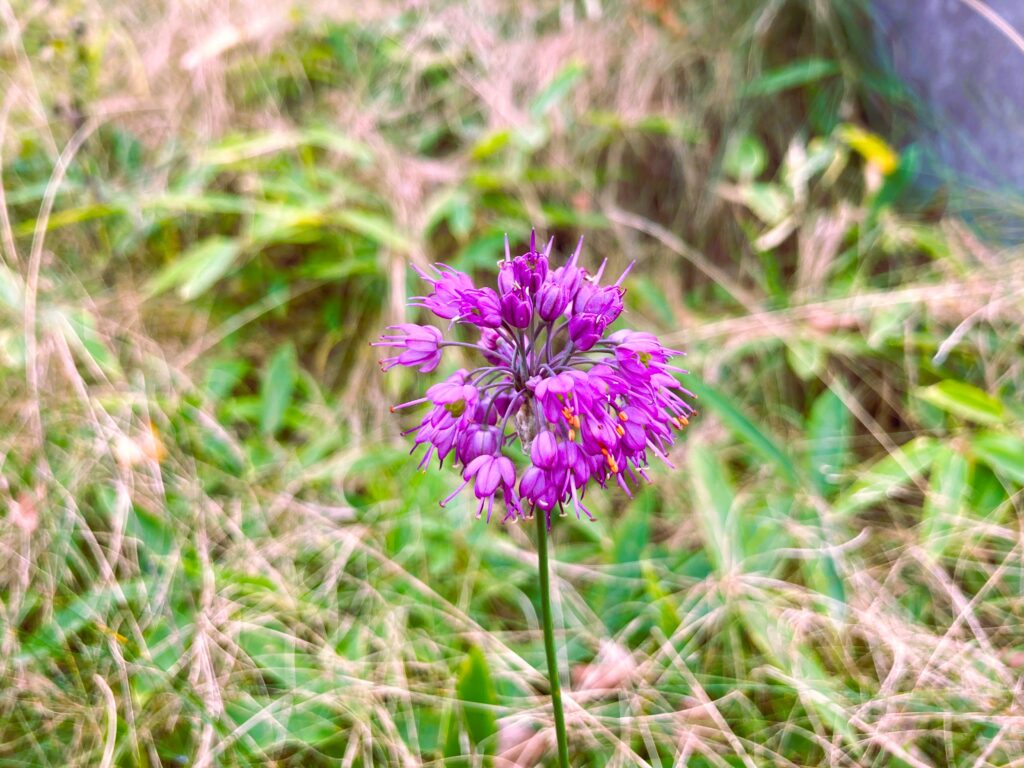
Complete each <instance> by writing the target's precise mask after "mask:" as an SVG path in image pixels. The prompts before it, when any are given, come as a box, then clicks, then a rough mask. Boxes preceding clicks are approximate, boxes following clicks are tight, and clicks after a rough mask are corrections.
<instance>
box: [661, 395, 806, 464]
mask: <svg viewBox="0 0 1024 768" xmlns="http://www.w3.org/2000/svg"><path fill="white" fill-rule="evenodd" d="M681 381H682V382H683V386H685V387H686V388H687V389H689V390H691V391H692V392H693V393H694V394H695V395H697V397H698V398H699V402H698V405H701V404H703V405H707V406H708V407H710V408H711V410H713V411H714V412H715V414H716V415H717V416H718V418H719V420H721V422H722V423H723V424H724V425H725V426H726V427H727V428H728V429H729V431H731V432H732V433H733V434H734V435H735V436H736V437H737V438H739V439H740V440H742V441H743V442H745V443H746V444H747V445H749V446H750V447H751V449H753V450H754V452H756V453H757V454H758V455H759V456H761V458H763V459H765V460H766V461H768V462H770V463H772V464H774V465H775V466H777V467H778V468H779V469H780V470H781V471H782V473H783V475H785V477H786V479H787V480H789V481H791V482H795V481H796V479H797V471H796V466H795V465H794V464H793V461H792V460H791V459H790V458H789V456H787V455H786V454H785V452H784V451H783V450H782V449H781V448H780V447H779V446H778V445H777V444H776V443H775V442H774V441H773V440H771V438H769V437H768V436H767V435H766V434H765V433H764V432H762V431H761V430H760V429H758V428H757V427H756V426H755V425H754V423H753V422H752V421H751V420H750V419H749V418H747V416H746V415H745V414H744V413H743V412H742V411H740V410H739V409H738V408H737V407H736V406H735V405H733V404H732V402H731V401H730V400H729V399H728V398H727V397H726V396H725V395H723V394H722V393H721V392H719V391H718V390H716V389H714V388H713V387H711V386H709V385H708V384H705V383H703V382H701V381H697V380H692V381H691V380H690V377H686V378H684V379H681Z"/></svg>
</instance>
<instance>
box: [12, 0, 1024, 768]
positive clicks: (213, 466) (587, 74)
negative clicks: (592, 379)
mask: <svg viewBox="0 0 1024 768" xmlns="http://www.w3.org/2000/svg"><path fill="white" fill-rule="evenodd" d="M887 5H891V6H892V7H891V8H889V10H888V13H889V15H888V16H884V14H885V13H886V10H885V8H884V7H883V6H887ZM909 5H911V4H909V3H908V4H906V6H909ZM937 5H938V4H936V3H931V4H929V3H926V2H922V3H920V7H921V8H922V11H921V15H920V17H919V19H918V21H920V20H923V19H929V18H931V16H929V15H928V14H929V13H931V11H927V12H926V10H925V9H927V8H933V7H937ZM906 6H898V5H896V4H889V3H884V2H880V3H877V4H874V5H872V7H870V8H869V7H867V6H866V5H864V4H861V3H853V2H843V3H828V2H820V1H818V0H737V1H736V2H729V3H717V2H711V1H710V0H685V1H684V2H662V1H661V0H643V2H606V1H605V0H576V1H575V2H572V1H569V0H567V1H566V2H561V3H525V4H523V3H511V2H503V1H502V0H474V1H473V2H469V3H455V2H452V3H445V2H433V1H432V0H428V1H427V2H418V3H408V4H389V3H375V2H372V1H371V2H366V3H360V4H351V5H345V4H342V5H341V6H340V8H339V6H338V4H333V3H318V2H315V0H310V1H309V2H301V3H300V2H296V3H291V4H285V3H282V4H278V5H274V6H273V8H269V7H268V5H267V4H266V3H256V2H245V1H242V2H228V1H227V0H223V1H222V0H213V1H212V2H208V3H188V4H182V3H173V2H168V3H164V4H161V3H159V2H141V3H131V4H120V5H116V4H106V3H98V2H92V0H75V1H73V2H72V1H69V2H62V3H39V2H29V1H28V0H0V20H2V25H0V83H2V87H0V177H2V186H0V192H2V197H0V253H2V257H3V260H2V263H0V391H2V392H3V395H0V413H2V418H3V424H4V427H5V428H4V429H3V430H2V431H0V502H2V508H0V683H2V684H0V764H2V765H11V766H29V765H31V766H78V765H82V766H86V765H89V766H95V765H99V766H103V768H109V767H110V766H176V765H189V766H214V765H224V766H243V765H275V766H321V765H323V766H328V765H331V766H335V765H342V766H360V767H363V768H365V767H367V766H373V765H378V766H381V765H388V766H390V765H395V766H399V765H400V766H415V765H434V766H441V765H446V766H477V765H495V766H521V767H522V768H526V767H527V766H536V765H542V764H547V763H545V761H546V760H550V754H551V748H552V744H553V741H554V735H553V731H552V718H551V711H550V706H549V704H548V698H547V686H546V683H545V677H544V671H543V670H544V657H543V646H542V642H541V634H540V629H539V626H538V610H539V607H538V593H537V584H536V576H535V574H536V556H535V554H534V553H535V551H536V550H535V548H534V544H533V542H532V540H531V539H532V536H533V531H532V529H528V528H525V527H523V526H517V525H509V526H504V527H502V526H500V525H497V524H491V525H490V526H487V525H484V524H483V523H481V522H477V521H475V520H474V519H473V515H474V512H475V508H474V505H473V504H472V501H471V500H470V499H467V498H460V499H459V500H458V501H457V502H455V503H453V504H451V505H450V506H449V507H448V508H446V509H441V508H439V507H438V505H437V500H438V499H440V498H443V497H444V496H446V495H447V494H448V493H449V492H450V491H451V490H452V489H453V488H454V487H455V485H456V484H457V481H458V477H457V475H456V474H455V473H454V472H453V471H451V470H450V468H449V467H445V468H442V469H440V470H439V469H437V467H436V466H433V467H431V468H430V469H429V471H427V472H425V473H421V472H419V471H417V470H416V460H415V459H412V458H410V457H409V456H408V455H407V451H408V448H409V445H408V442H407V441H406V440H404V439H403V438H402V437H401V435H400V432H401V431H402V430H403V429H407V428H409V427H410V426H414V425H415V423H416V422H415V420H414V417H413V416H407V415H393V414H391V413H389V406H390V405H391V404H392V403H396V402H401V401H404V400H408V399H410V398H412V397H417V396H419V395H420V394H421V392H422V390H423V388H424V381H425V379H424V377H422V376H415V375H410V374H409V373H408V372H402V371H398V370H396V371H392V372H391V373H390V374H389V375H388V376H387V377H384V376H382V375H380V373H379V372H378V370H377V359H376V358H377V355H376V354H375V352H378V351H379V350H374V349H371V348H370V347H369V346H368V342H370V341H372V340H374V339H375V338H377V336H378V335H379V334H380V332H381V331H382V329H383V327H384V326H386V325H388V324H390V323H393V322H396V321H397V322H401V321H403V320H405V321H410V322H415V321H424V320H425V318H422V317H420V316H419V315H418V313H417V312H416V310H410V309H408V308H406V307H405V301H406V297H407V296H409V295H415V294H418V293H420V292H421V285H420V284H419V281H418V279H417V278H416V275H415V272H414V271H413V269H412V267H414V266H420V267H423V266H426V265H428V264H430V263H432V262H438V261H443V262H446V263H449V264H451V265H453V266H455V267H457V268H459V269H462V270H466V271H468V272H472V273H474V274H476V275H478V276H480V277H481V278H485V279H488V280H490V279H491V278H492V277H493V273H494V271H495V264H496V261H497V260H498V259H499V258H500V256H501V254H502V240H503V237H504V235H505V234H506V233H508V234H509V236H510V237H511V239H512V240H513V243H514V244H515V246H514V247H515V248H517V249H518V250H520V251H521V250H524V249H525V244H526V242H527V239H528V237H529V233H530V228H531V226H536V227H537V230H538V234H539V235H540V236H541V238H543V239H546V238H547V237H548V236H550V235H553V236H554V237H555V238H556V249H555V252H556V257H555V260H556V263H557V262H558V259H560V258H563V257H564V256H566V255H567V254H568V253H569V252H570V250H571V248H572V247H573V245H574V244H575V241H576V239H577V238H578V237H579V236H580V235H581V234H582V235H585V236H586V240H585V246H584V259H585V261H586V263H587V264H590V265H596V264H599V263H600V261H601V259H603V258H605V257H607V258H608V259H609V268H608V269H609V274H618V273H619V272H620V271H621V270H622V269H623V268H624V267H625V266H626V265H627V264H628V263H629V262H630V261H631V260H635V261H636V266H635V268H634V269H633V270H632V272H631V273H630V275H629V277H628V279H627V280H626V282H625V287H626V289H627V294H626V317H625V318H624V322H626V323H628V325H629V326H630V327H633V328H637V329H640V330H649V331H653V332H656V333H658V334H659V336H660V337H661V338H662V339H663V340H665V342H666V343H668V344H671V345H672V346H674V347H678V348H682V349H685V350H687V352H688V357H687V359H686V362H685V365H686V367H688V368H689V369H690V370H691V371H692V373H691V374H690V375H689V376H687V377H686V385H687V386H688V387H689V388H690V389H692V390H693V391H694V392H695V393H697V394H698V395H699V401H698V410H699V412H700V413H699V416H698V417H697V418H695V419H694V420H692V421H691V424H690V427H689V428H688V431H687V432H686V433H685V434H684V435H683V437H682V439H681V441H680V443H679V444H678V445H677V449H676V450H675V451H674V452H673V454H672V455H671V456H670V457H669V458H670V460H671V463H672V465H673V468H670V467H668V466H663V465H660V464H659V466H657V467H655V468H654V470H653V471H652V475H653V478H654V483H653V484H652V485H650V486H649V487H645V488H644V489H643V490H642V491H641V492H640V493H638V494H637V495H636V496H635V497H634V498H632V499H631V498H628V497H626V496H625V495H624V494H622V493H621V492H620V491H618V490H617V489H616V490H614V491H609V492H608V493H606V494H604V495H601V496H597V495H594V497H593V498H588V506H589V508H590V509H591V510H592V511H593V512H594V513H595V514H596V516H597V518H598V519H597V521H596V522H593V523H585V522H577V521H576V520H575V518H566V519H564V520H560V521H559V522H558V524H557V525H556V526H555V529H554V532H553V542H554V558H555V562H554V563H553V567H554V572H555V573H554V587H555V591H556V623H557V625H558V627H559V631H558V644H559V647H560V648H562V649H563V650H562V653H563V658H562V659H561V665H562V667H563V669H568V670H570V673H569V678H570V679H569V680H567V681H566V682H567V685H565V686H564V687H565V689H566V690H565V696H566V698H567V704H566V716H567V720H568V724H569V731H570V751H571V753H572V756H573V763H572V764H573V765H579V766H594V768H598V767H599V766H651V767H652V768H654V767H658V768H661V767H665V768H667V767H668V766H683V765H688V766H701V767H702V766H740V765H742V766H762V765H764V766H775V765H783V766H793V765H798V766H820V765H834V766H851V765H865V766H875V765H877V766H915V767H920V766H944V765H956V766H960V765H963V766H988V765H991V766H995V765H1006V764H1008V763H1009V762H1010V761H1011V760H1013V759H1015V758H1018V757H1019V756H1020V755H1021V754H1022V753H1024V738H1022V736H1021V734H1022V733H1024V730H1022V727H1021V726H1022V724H1024V689H1022V685H1021V673H1022V669H1024V633H1022V632H1021V629H1020V624H1021V619H1022V615H1024V598H1022V594H1024V592H1022V589H1024V583H1022V582H1024V566H1022V562H1024V561H1022V557H1021V553H1022V550H1021V546H1022V540H1021V528H1020V514H1021V502H1022V498H1024V496H1022V494H1021V491H1022V489H1024V438H1022V437H1021V435H1022V429H1021V426H1022V421H1024V409H1022V407H1021V405H1020V403H1021V395H1022V390H1024V370H1022V354H1021V353H1022V346H1024V339H1022V336H1021V327H1022V320H1024V300H1022V296H1024V264H1022V262H1021V260H1020V258H1019V256H1020V248H1019V247H1017V246H1016V245H1008V244H1007V237H1006V231H1007V230H1005V229H1001V230H1000V232H1001V239H999V240H990V239H986V237H985V232H986V231H987V230H986V228H985V227H984V226H982V225H985V224H986V223H988V222H1005V221H1008V220H1009V221H1012V220H1014V217H1019V215H1020V213H1019V212H1020V204H1019V201H1018V200H1017V199H1015V198H1013V197H1011V196H1010V195H1009V194H1000V193H999V192H998V191H993V190H992V189H991V188H989V189H986V190H985V194H984V196H980V195H979V196H968V198H967V199H968V200H969V201H970V205H969V206H966V207H965V206H964V205H961V204H960V201H961V200H963V199H964V198H963V192H964V190H965V189H968V190H970V189H973V188H974V187H975V185H977V186H978V187H981V186H983V184H988V183H989V182H991V181H992V180H996V181H1003V180H1006V179H1013V178H1017V176H1016V175H1015V174H1016V173H1017V170H1019V168H1020V164H1021V154H1020V148H1019V146H1017V145H1019V142H1015V141H1012V140H1011V139H1012V137H1013V136H1015V135H1017V134H1019V132H1020V130H1021V128H1020V123H1019V122H1017V120H1016V118H1014V117H1013V116H1012V115H1011V112H1009V111H1008V112H1006V113H1005V114H1006V118H1005V120H1006V127H1005V134H1004V138H1005V139H1006V140H1005V141H1004V142H1002V143H999V142H996V143H995V144H994V145H991V146H990V145H989V144H986V143H985V142H983V141H982V140H981V139H980V138H979V139H978V140H977V141H975V140H974V136H973V133H974V131H975V124H974V123H973V122H971V121H967V122H965V123H964V124H963V125H964V130H965V131H967V132H968V133H970V134H971V138H970V140H969V141H968V143H967V144H966V145H963V144H961V145H960V146H964V147H966V149H967V150H970V153H969V154H971V155H972V156H973V157H978V156H980V157H981V158H983V160H984V162H983V166H984V167H985V168H995V169H998V170H999V171H1001V172H1005V174H1007V175H1006V176H1005V177H1004V176H1000V177H999V178H998V179H995V177H990V176H988V175H986V174H983V173H982V174H979V175H977V176H970V175H969V174H968V176H969V178H968V180H967V181H966V182H961V181H953V182H943V181H942V179H946V178H956V177H955V176H952V175H950V174H951V173H952V171H954V170H957V169H955V168H949V167H948V165H949V164H952V165H958V164H959V161H958V160H957V158H959V157H962V156H961V155H957V154H955V153H954V154H943V151H942V146H944V145H943V144H942V141H944V140H945V139H944V138H943V137H942V136H940V137H939V138H937V139H936V138H934V136H935V134H934V127H933V126H934V122H929V121H933V118H934V114H935V112H934V110H936V109H937V108H936V106H935V105H936V103H940V104H944V103H945V102H942V97H941V95H939V96H936V95H935V94H934V93H931V92H925V93H922V91H921V85H920V82H918V80H917V79H915V78H918V77H919V76H923V77H924V80H925V88H924V90H925V91H927V85H928V83H932V84H933V85H935V87H936V88H938V86H939V84H940V83H941V82H944V81H943V80H942V79H941V78H933V79H931V80H929V79H928V78H927V74H928V72H929V71H930V67H931V66H932V62H933V55H932V53H931V50H932V49H931V48H926V47H925V44H924V42H922V41H921V40H920V38H919V33H918V32H915V31H913V30H912V29H911V28H910V27H911V26H913V25H912V24H911V22H913V21H914V20H913V19H910V18H908V17H907V14H906V12H905V11H903V10H900V9H901V8H904V7H906ZM952 6H956V8H955V9H953V8H952ZM1004 6H1012V4H1004ZM893 9H895V10H893ZM940 10H942V11H943V12H948V13H953V12H954V10H955V14H954V15H955V18H957V19H963V25H964V29H968V28H969V29H975V28H976V29H977V30H978V35H977V37H975V36H970V37H969V39H968V40H967V41H966V42H964V44H963V46H961V47H960V48H958V49H957V55H958V56H959V55H961V54H962V56H963V59H959V58H955V59H954V61H961V60H962V61H965V62H967V61H971V62H980V65H981V68H982V69H983V70H984V69H986V67H987V66H988V63H991V59H986V58H985V57H986V56H994V55H995V54H996V52H1001V53H999V56H1000V57H1001V59H1000V61H999V62H996V63H992V71H993V72H997V71H998V72H1001V71H1003V69H1002V68H1003V67H1010V69H1014V70H1015V69H1016V68H1019V65H1020V63H1021V61H1022V60H1024V53H1021V51H1020V50H1019V49H1018V48H1017V47H1016V46H1015V45H1014V44H1013V43H1012V41H1011V39H1010V37H1007V35H1006V34H1005V30H1004V32H1003V33H1002V35H1001V36H1000V33H999V32H998V31H997V29H998V27H997V25H993V23H992V21H991V17H990V16H985V15H984V14H986V13H995V14H996V15H997V16H998V18H999V19H1001V20H1002V21H1003V23H1004V24H1006V25H1009V27H1010V30H1011V31H1013V30H1014V28H1013V26H1012V24H1013V23H1018V24H1019V22H1020V20H1019V19H1016V20H1015V19H1014V18H1013V16H1014V14H1013V12H1012V11H1013V10H1014V8H1013V7H1009V10H1007V8H1006V7H1003V8H1002V10H1000V6H999V4H996V3H992V5H991V6H989V5H986V4H983V3H979V2H966V1H964V2H960V3H947V4H945V5H944V6H943V8H942V9H940ZM1000 13H1005V14H1006V15H1005V16H999V14H1000ZM876 14H879V15H883V23H879V24H878V25H875V24H874V22H873V19H875V18H876ZM887 25H888V26H887ZM901 25H903V26H901ZM908 25H909V26H908ZM1016 29H1017V30H1018V31H1019V30H1020V27H1019V26H1018V27H1017V28H1016ZM982 30H983V31H984V34H982ZM972 35H973V33H972ZM974 40H977V41H979V42H971V41H974ZM981 40H986V41H990V42H985V43H982V42H980V41H981ZM887 46H894V47H893V48H887ZM1004 49H1005V50H1004ZM890 52H892V58H891V59H890V58H889V53H890ZM935 66H936V67H938V66H939V64H938V63H935ZM954 66H959V65H956V64H954ZM894 73H902V74H903V75H904V76H905V77H906V78H907V81H906V82H904V81H902V80H899V79H897V75H896V74H894ZM915 73H918V74H915ZM983 82H984V83H987V82H988V81H982V80H978V81H977V84H978V97H979V100H980V101H981V102H986V103H989V102H988V101H987V100H988V97H989V96H992V97H993V98H995V97H999V98H1000V99H1002V102H1001V103H1002V104H1004V106H1006V108H1007V109H1008V110H1009V109H1010V108H1011V107H1016V108H1017V109H1018V110H1019V108H1020V106H1021V105H1020V101H1019V100H1018V99H1015V98H1014V97H1013V94H1014V93H1015V90H1014V88H1017V89H1019V85H1020V84H1019V83H1011V84H1009V85H1008V86H1007V88H1006V89H1005V90H1003V91H1002V92H1000V93H998V94H995V93H992V92H991V91H990V90H987V89H989V88H990V86H988V85H982V83H983ZM950 108H951V109H953V111H954V112H955V113H956V114H962V113H961V112H958V111H957V109H956V108H954V107H950ZM1000 114H1002V113H1000ZM1013 114H1016V113H1015V112H1014V113H1013ZM978 119H979V120H980V119H982V117H981V116H980V113H979V116H978ZM978 130H979V131H980V130H981V129H978ZM986 130H991V129H986ZM958 141H962V137H960V138H958ZM935 147H938V149H935ZM1014 147H1016V149H1014ZM958 151H959V150H958ZM963 157H966V155H963ZM1014 169H1017V170H1014ZM959 170H960V171H961V172H966V171H970V168H966V167H965V166H961V167H960V169H959ZM947 171H949V172H950V173H947ZM951 201H952V202H951ZM953 203H955V205H954V204H953ZM964 211H966V212H967V213H969V214H970V215H969V216H967V217H966V218H967V219H968V221H967V223H965V221H964V219H963V218H962V217H961V215H960V213H961V212H964ZM1018 220H1019V219H1018ZM444 372H448V371H444ZM439 373H442V371H439Z"/></svg>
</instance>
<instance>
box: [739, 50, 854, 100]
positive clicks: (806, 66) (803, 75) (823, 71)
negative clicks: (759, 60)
mask: <svg viewBox="0 0 1024 768" xmlns="http://www.w3.org/2000/svg"><path fill="white" fill-rule="evenodd" d="M837 74H839V65H838V64H837V63H836V62H834V61H830V60H828V59H818V58H807V59H799V60H797V61H794V62H792V63H790V64H787V65H786V66H784V67H779V68H777V69H772V70H770V71H768V72H765V73H764V74H763V75H761V76H760V77H758V78H757V79H756V80H754V81H753V82H751V83H750V85H748V86H747V88H746V92H747V94H748V95H751V96H769V95H771V94H773V93H779V92H781V91H786V90H789V89H790V88H796V87H798V86H801V85H808V84H809V83H813V82H816V81H818V80H821V79H823V78H826V77H832V76H833V75H837Z"/></svg>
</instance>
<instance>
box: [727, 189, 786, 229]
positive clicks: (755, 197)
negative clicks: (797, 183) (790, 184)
mask: <svg viewBox="0 0 1024 768" xmlns="http://www.w3.org/2000/svg"><path fill="white" fill-rule="evenodd" d="M738 191H739V196H740V199H741V200H742V201H743V204H744V205H746V206H747V208H749V209H750V210H751V212H752V213H753V214H754V215H755V216H757V218H759V219H760V220H761V221H763V222H764V223H765V224H769V225H772V226H774V225H775V224H778V223H780V222H781V221H782V220H783V219H784V218H786V216H787V215H788V214H789V210H790V206H791V203H790V199H789V196H788V195H787V194H786V193H785V192H784V191H783V189H782V188H781V187H779V186H778V185H777V184H771V183H768V182H753V183H750V184H743V185H742V186H740V187H739V188H738Z"/></svg>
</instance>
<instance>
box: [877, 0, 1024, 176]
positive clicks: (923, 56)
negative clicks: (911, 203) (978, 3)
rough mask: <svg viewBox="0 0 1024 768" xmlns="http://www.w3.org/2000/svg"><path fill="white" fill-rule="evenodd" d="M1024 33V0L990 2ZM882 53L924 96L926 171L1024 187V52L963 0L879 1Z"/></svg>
mask: <svg viewBox="0 0 1024 768" xmlns="http://www.w3.org/2000/svg"><path fill="white" fill-rule="evenodd" d="M985 2H986V4H987V6H988V8H990V9H991V10H992V11H994V12H995V13H997V14H999V15H1000V16H1001V17H1002V18H1003V19H1004V20H1005V21H1006V22H1007V23H1008V24H1010V25H1011V26H1012V27H1013V28H1014V29H1016V30H1017V31H1018V32H1019V33H1020V34H1022V35H1024V0H985ZM873 7H874V9H875V15H876V18H877V31H878V36H879V39H880V42H881V47H882V49H883V52H884V53H886V54H887V55H888V57H889V59H890V61H891V63H892V66H893V68H894V69H895V71H896V73H897V74H898V75H899V76H900V78H901V79H903V80H904V81H906V82H907V84H908V85H909V86H910V88H911V90H912V91H913V92H914V93H915V94H916V96H917V97H918V98H919V99H920V100H921V102H922V105H923V106H924V108H925V111H924V114H925V122H924V123H923V124H921V125H917V126H914V127H912V129H911V130H912V134H913V138H914V139H915V140H917V141H919V142H920V143H921V144H922V146H923V148H924V149H925V150H926V151H925V165H924V168H923V171H924V173H925V174H926V175H929V176H931V177H933V178H934V179H935V180H938V179H945V180H948V179H949V178H950V173H949V172H950V171H951V172H953V175H954V176H955V177H956V178H958V179H959V180H960V181H961V182H963V183H964V184H966V185H967V186H973V187H977V188H978V189H979V190H989V191H995V190H1002V191H1004V192H1005V191H1008V188H1009V189H1013V190H1015V191H1017V192H1020V190H1024V51H1022V50H1021V49H1020V48H1019V47H1017V45H1016V44H1015V43H1014V42H1013V41H1012V40H1011V39H1009V38H1008V37H1007V35H1006V34H1005V33H1004V32H1002V31H1000V30H999V29H997V28H996V27H995V26H994V25H993V24H992V23H991V22H990V21H989V20H987V19H986V18H984V16H982V15H981V14H980V13H979V12H978V11H977V10H976V9H974V8H972V7H971V6H970V5H968V3H966V2H964V0H874V2H873Z"/></svg>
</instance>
